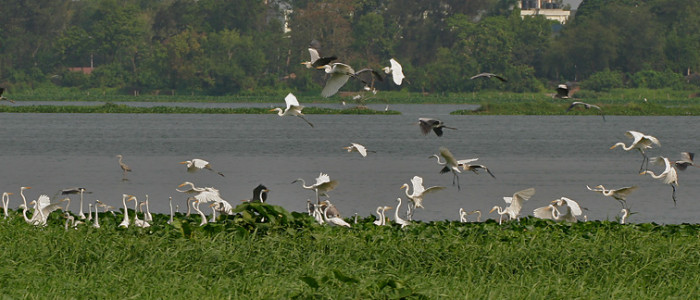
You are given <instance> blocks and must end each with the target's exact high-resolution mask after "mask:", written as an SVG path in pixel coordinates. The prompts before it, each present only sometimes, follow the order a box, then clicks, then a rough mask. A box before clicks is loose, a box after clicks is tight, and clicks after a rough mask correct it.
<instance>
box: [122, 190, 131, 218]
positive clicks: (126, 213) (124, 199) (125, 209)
mask: <svg viewBox="0 0 700 300" xmlns="http://www.w3.org/2000/svg"><path fill="white" fill-rule="evenodd" d="M122 204H123V205H124V220H123V221H122V223H124V222H126V223H128V222H129V208H128V207H126V196H123V197H122Z"/></svg>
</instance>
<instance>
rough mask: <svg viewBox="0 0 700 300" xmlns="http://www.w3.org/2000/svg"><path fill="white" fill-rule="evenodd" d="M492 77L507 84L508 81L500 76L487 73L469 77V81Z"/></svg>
mask: <svg viewBox="0 0 700 300" xmlns="http://www.w3.org/2000/svg"><path fill="white" fill-rule="evenodd" d="M492 77H495V78H497V79H498V80H500V81H501V82H507V81H508V80H506V79H505V78H503V77H502V76H500V75H496V74H493V73H488V72H484V73H479V74H476V75H474V76H472V77H469V79H472V80H473V79H477V78H492Z"/></svg>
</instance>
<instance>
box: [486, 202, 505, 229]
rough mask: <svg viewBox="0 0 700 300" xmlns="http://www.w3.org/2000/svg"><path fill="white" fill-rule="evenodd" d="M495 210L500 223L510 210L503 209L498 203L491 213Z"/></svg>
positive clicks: (499, 223)
mask: <svg viewBox="0 0 700 300" xmlns="http://www.w3.org/2000/svg"><path fill="white" fill-rule="evenodd" d="M494 211H496V212H497V213H498V225H501V224H502V223H503V215H506V216H508V212H506V211H505V210H503V208H502V207H500V206H498V205H494V206H493V208H491V210H489V213H492V212H494Z"/></svg>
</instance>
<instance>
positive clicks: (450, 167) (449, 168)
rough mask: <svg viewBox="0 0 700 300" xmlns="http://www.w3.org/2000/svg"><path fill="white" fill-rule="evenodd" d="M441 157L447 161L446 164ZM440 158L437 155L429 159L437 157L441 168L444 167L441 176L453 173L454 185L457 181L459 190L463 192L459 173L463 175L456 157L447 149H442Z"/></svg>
mask: <svg viewBox="0 0 700 300" xmlns="http://www.w3.org/2000/svg"><path fill="white" fill-rule="evenodd" d="M440 156H442V157H443V158H444V159H445V162H442V161H440ZM440 156H438V155H437V154H433V155H431V156H429V157H428V158H432V157H435V158H436V159H437V163H438V164H439V165H441V166H444V167H443V168H442V169H441V170H440V174H445V173H447V172H452V175H453V176H452V185H455V181H456V182H457V190H461V187H460V186H459V177H457V173H462V171H460V170H459V162H457V160H456V159H455V157H454V155H452V153H451V152H450V150H448V149H447V148H445V147H440Z"/></svg>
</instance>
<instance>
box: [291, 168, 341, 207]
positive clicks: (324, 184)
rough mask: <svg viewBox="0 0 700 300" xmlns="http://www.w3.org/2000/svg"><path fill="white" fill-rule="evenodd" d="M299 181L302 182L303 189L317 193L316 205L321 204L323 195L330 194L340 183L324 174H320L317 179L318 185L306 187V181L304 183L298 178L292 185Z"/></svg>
mask: <svg viewBox="0 0 700 300" xmlns="http://www.w3.org/2000/svg"><path fill="white" fill-rule="evenodd" d="M299 181H301V187H302V188H304V189H307V190H312V191H314V192H316V203H318V204H320V203H321V199H320V196H321V195H322V194H325V193H326V192H330V191H332V190H333V189H335V187H336V186H338V181H335V180H331V177H330V176H328V174H324V173H320V174H319V175H318V177H316V183H314V184H312V185H309V186H307V185H306V181H304V179H302V178H297V179H296V180H294V181H292V184H294V183H297V182H299Z"/></svg>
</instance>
